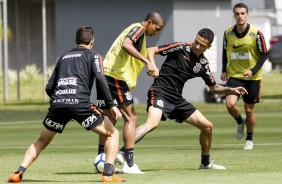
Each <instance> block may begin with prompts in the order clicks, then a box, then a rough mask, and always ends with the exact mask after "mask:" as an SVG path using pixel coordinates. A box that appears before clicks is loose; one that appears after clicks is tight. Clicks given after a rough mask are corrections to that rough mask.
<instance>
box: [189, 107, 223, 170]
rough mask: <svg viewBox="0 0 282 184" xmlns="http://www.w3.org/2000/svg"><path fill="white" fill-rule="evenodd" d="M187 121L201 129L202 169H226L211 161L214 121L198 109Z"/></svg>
mask: <svg viewBox="0 0 282 184" xmlns="http://www.w3.org/2000/svg"><path fill="white" fill-rule="evenodd" d="M185 122H187V123H189V124H191V125H193V126H195V127H197V128H199V129H200V131H201V132H200V138H199V141H200V145H201V150H202V152H201V165H200V167H199V168H200V169H225V167H224V166H221V165H216V164H214V163H212V162H210V149H211V143H212V129H213V125H212V123H211V122H210V121H209V120H208V119H206V118H205V117H204V115H203V114H202V113H201V112H200V111H198V110H196V111H195V112H194V113H193V114H192V115H191V116H189V117H188V118H187V119H186V120H185Z"/></svg>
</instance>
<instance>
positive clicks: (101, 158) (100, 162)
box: [94, 153, 106, 173]
mask: <svg viewBox="0 0 282 184" xmlns="http://www.w3.org/2000/svg"><path fill="white" fill-rule="evenodd" d="M105 160H106V154H105V153H101V154H99V155H97V156H96V158H95V160H94V169H95V171H96V173H102V172H103V170H104V164H105Z"/></svg>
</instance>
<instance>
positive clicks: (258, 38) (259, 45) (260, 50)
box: [257, 34, 263, 52]
mask: <svg viewBox="0 0 282 184" xmlns="http://www.w3.org/2000/svg"><path fill="white" fill-rule="evenodd" d="M257 42H258V47H259V48H258V49H259V52H263V49H262V42H261V37H260V35H259V34H258V35H257Z"/></svg>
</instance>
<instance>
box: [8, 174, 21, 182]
mask: <svg viewBox="0 0 282 184" xmlns="http://www.w3.org/2000/svg"><path fill="white" fill-rule="evenodd" d="M22 177H23V172H22V171H18V172H15V173H14V174H12V175H11V176H10V177H9V179H8V182H9V183H19V182H20V181H21V180H22Z"/></svg>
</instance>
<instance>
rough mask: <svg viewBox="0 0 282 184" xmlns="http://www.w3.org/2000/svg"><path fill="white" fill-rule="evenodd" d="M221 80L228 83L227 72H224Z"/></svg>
mask: <svg viewBox="0 0 282 184" xmlns="http://www.w3.org/2000/svg"><path fill="white" fill-rule="evenodd" d="M220 79H221V80H222V81H227V80H228V74H227V73H226V72H222V73H221V75H220Z"/></svg>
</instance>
